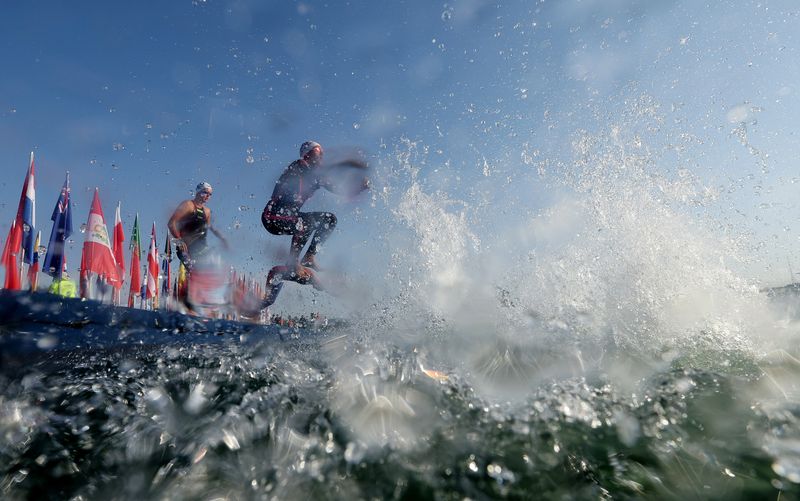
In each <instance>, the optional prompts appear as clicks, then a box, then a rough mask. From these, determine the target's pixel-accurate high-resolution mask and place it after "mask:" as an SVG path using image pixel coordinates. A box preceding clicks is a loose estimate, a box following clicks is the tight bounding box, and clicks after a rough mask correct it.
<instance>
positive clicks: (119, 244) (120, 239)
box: [114, 203, 125, 289]
mask: <svg viewBox="0 0 800 501" xmlns="http://www.w3.org/2000/svg"><path fill="white" fill-rule="evenodd" d="M120 205H121V204H120V203H117V212H116V214H115V216H114V260H115V261H116V262H117V278H119V281H118V282H117V283H116V284H114V288H115V289H121V288H122V281H123V280H125V254H124V252H125V248H124V242H125V231H124V230H123V229H122V217H121V216H120V213H119V212H120Z"/></svg>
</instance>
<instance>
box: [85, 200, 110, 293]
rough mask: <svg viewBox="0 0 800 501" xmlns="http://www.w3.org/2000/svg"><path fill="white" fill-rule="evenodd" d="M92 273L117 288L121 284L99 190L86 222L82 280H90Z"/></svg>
mask: <svg viewBox="0 0 800 501" xmlns="http://www.w3.org/2000/svg"><path fill="white" fill-rule="evenodd" d="M90 271H91V272H94V273H97V274H98V275H100V276H104V277H105V280H106V282H108V283H109V284H111V285H113V286H115V287H116V286H117V282H119V276H118V275H117V262H116V261H115V260H114V252H113V251H112V250H111V241H110V240H109V238H108V228H107V227H106V219H105V217H104V216H103V208H102V207H101V206H100V195H99V193H98V190H97V188H95V190H94V198H93V199H92V208H91V209H89V220H88V221H87V222H86V239H85V240H84V242H83V252H82V253H81V278H88V275H87V274H88V272H90Z"/></svg>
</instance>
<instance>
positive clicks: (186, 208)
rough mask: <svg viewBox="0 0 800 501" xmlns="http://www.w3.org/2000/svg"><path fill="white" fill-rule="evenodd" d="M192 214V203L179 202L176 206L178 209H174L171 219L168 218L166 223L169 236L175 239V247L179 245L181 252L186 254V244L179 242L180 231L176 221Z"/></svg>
mask: <svg viewBox="0 0 800 501" xmlns="http://www.w3.org/2000/svg"><path fill="white" fill-rule="evenodd" d="M191 212H192V203H191V200H186V201H184V202H181V204H180V205H178V208H177V209H175V212H173V213H172V217H170V218H169V222H167V228H168V229H169V232H170V234H171V235H172V237H173V238H177V239H178V241H177V242H176V245H179V246H181V247H182V248H183V251H184V252H186V244H185V243H184V241H183V240H181V237H182V235H181V231H180V229H179V228H178V221H180V220H181V219H183V218H184V217H186V216H187V215H188V214H189V213H191Z"/></svg>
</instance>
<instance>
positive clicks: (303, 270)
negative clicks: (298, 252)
mask: <svg viewBox="0 0 800 501" xmlns="http://www.w3.org/2000/svg"><path fill="white" fill-rule="evenodd" d="M294 274H295V275H297V278H298V280H299V281H303V282H308V281H309V280H311V279H312V278H314V272H313V271H312V270H311V269H309V268H307V267H305V266H303V265H300V264H298V265H297V266H296V267H295V269H294Z"/></svg>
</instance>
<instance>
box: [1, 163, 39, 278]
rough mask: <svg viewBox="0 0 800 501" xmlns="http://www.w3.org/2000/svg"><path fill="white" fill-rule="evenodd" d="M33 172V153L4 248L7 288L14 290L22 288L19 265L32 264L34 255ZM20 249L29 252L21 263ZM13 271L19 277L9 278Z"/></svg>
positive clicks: (34, 198)
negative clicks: (19, 258) (23, 263)
mask: <svg viewBox="0 0 800 501" xmlns="http://www.w3.org/2000/svg"><path fill="white" fill-rule="evenodd" d="M33 171H34V169H33V153H31V163H30V165H29V166H28V172H27V174H26V175H25V182H24V183H23V184H22V193H21V194H20V197H19V205H17V216H16V218H14V224H12V225H11V229H10V231H9V232H8V238H7V239H6V243H5V246H4V248H3V259H2V261H3V265H4V266H5V267H6V282H5V283H6V288H7V289H12V290H16V289H19V288H20V282H21V278H22V277H21V276H20V273H21V270H18V269H17V265H18V264H22V262H25V263H28V264H30V263H31V261H30V259H31V256H32V255H33V233H34V231H35V230H34V227H35V226H36V189H35V183H34V172H33ZM20 248H22V250H23V251H27V252H24V253H23V255H22V256H21V257H22V261H21V262H20V261H18V260H17V258H18V257H20V256H19V253H20ZM12 264H13V268H12V267H11V265H12ZM12 270H13V273H14V274H16V275H17V276H16V278H13V277H10V276H8V275H10V274H12ZM15 286H16V287H15Z"/></svg>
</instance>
